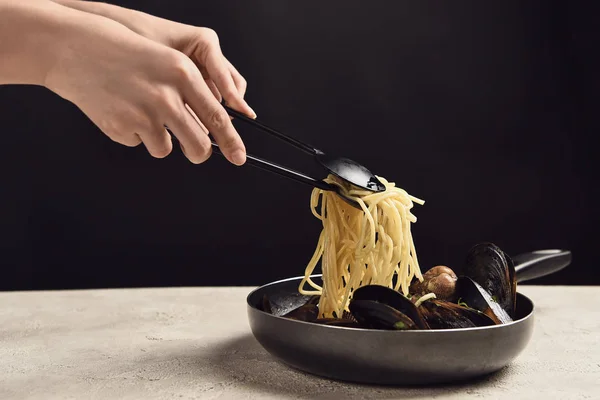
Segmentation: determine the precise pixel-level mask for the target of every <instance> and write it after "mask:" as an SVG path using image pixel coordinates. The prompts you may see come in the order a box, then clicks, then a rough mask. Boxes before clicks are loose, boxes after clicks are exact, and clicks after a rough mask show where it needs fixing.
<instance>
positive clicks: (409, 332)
mask: <svg viewBox="0 0 600 400" xmlns="http://www.w3.org/2000/svg"><path fill="white" fill-rule="evenodd" d="M322 276H323V274H314V275H310V277H311V278H321V277H322ZM302 279H304V275H302V276H295V277H291V278H284V279H280V280H277V281H273V282H270V283H266V284H264V285H261V286H259V287H257V288H255V289H253V290H252V291H251V292H250V293H248V295H247V296H246V305H247V306H248V307H250V308H251V309H252V310H253V311H254V312H259V313H262V314H264V315H266V316H267V317H269V318H274V319H276V320H280V321H285V322H288V323H298V324H304V325H307V326H311V327H321V328H323V329H338V330H340V331H346V332H362V333H371V334H377V335H415V334H419V335H424V334H440V333H448V334H451V333H455V332H473V331H482V330H490V329H503V328H505V329H507V328H508V327H510V326H513V325H517V324H521V323H524V322H525V321H527V320H528V319H530V318H532V317H533V314H534V313H535V303H534V302H533V301H532V300H531V299H530V298H529V297H527V296H525V295H524V294H522V293H519V292H518V291H517V294H518V295H519V296H521V297H523V298H524V299H525V300H527V301H529V303H530V304H531V311H530V312H529V313H528V314H527V315H525V316H524V317H522V318H519V319H517V320H514V321H511V322H509V323H506V324H501V325H490V326H476V327H473V328H451V329H413V330H396V331H392V330H381V329H367V328H351V327H345V326H335V325H323V324H315V323H312V322H306V321H299V320H295V319H289V318H284V317H281V316H278V315H273V314H269V313H268V312H265V311H263V310H260V309H258V308H256V307H255V306H254V305H252V304H251V302H250V298H251V297H252V296H253V295H254V293H256V292H258V291H260V290H262V289H265V288H267V287H269V286H275V285H277V284H282V283H285V282H290V281H295V280H302Z"/></svg>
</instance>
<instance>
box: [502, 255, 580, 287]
mask: <svg viewBox="0 0 600 400" xmlns="http://www.w3.org/2000/svg"><path fill="white" fill-rule="evenodd" d="M512 260H513V262H514V264H515V272H516V275H517V282H519V283H522V282H525V281H528V280H531V279H536V278H541V277H542V276H546V275H550V274H553V273H555V272H558V271H560V270H561V269H563V268H565V267H566V266H567V265H569V264H571V252H570V251H569V250H559V249H553V250H537V251H532V252H531V253H524V254H519V255H518V256H515V257H513V258H512Z"/></svg>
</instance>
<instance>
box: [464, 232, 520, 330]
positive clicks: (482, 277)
mask: <svg viewBox="0 0 600 400" xmlns="http://www.w3.org/2000/svg"><path fill="white" fill-rule="evenodd" d="M463 275H465V276H468V277H469V278H471V279H473V280H474V281H475V282H477V283H478V284H479V285H480V286H482V287H483V288H484V289H485V290H486V291H487V292H488V293H490V294H491V295H492V298H494V299H495V301H496V302H497V303H498V304H500V306H501V307H502V308H503V309H504V310H505V311H506V313H507V314H508V315H509V316H510V317H511V318H514V314H515V299H516V292H517V284H516V279H515V278H516V274H515V268H514V265H513V263H512V260H510V257H507V256H506V255H505V253H504V252H503V251H502V250H501V249H500V248H499V247H498V246H496V245H495V244H493V243H480V244H478V245H476V246H474V247H473V248H471V250H470V251H469V253H468V255H467V260H466V263H465V268H464V270H463Z"/></svg>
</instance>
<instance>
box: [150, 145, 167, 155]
mask: <svg viewBox="0 0 600 400" xmlns="http://www.w3.org/2000/svg"><path fill="white" fill-rule="evenodd" d="M169 154H171V147H169V146H161V147H157V148H155V149H152V156H153V157H155V158H165V157H166V156H168V155H169Z"/></svg>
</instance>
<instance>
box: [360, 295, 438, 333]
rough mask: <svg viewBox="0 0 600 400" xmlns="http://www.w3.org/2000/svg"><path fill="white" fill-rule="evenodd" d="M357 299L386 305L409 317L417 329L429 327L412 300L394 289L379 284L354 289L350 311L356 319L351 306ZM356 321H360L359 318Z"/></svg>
mask: <svg viewBox="0 0 600 400" xmlns="http://www.w3.org/2000/svg"><path fill="white" fill-rule="evenodd" d="M359 300H371V301H376V302H378V303H382V304H385V305H388V306H390V307H392V308H394V309H395V310H397V311H399V312H401V313H402V314H404V315H406V316H407V317H408V318H410V319H411V320H412V321H413V322H414V323H415V325H416V326H417V327H418V328H419V329H429V327H428V326H427V322H425V320H424V319H423V317H422V316H421V314H420V313H419V310H417V307H416V306H415V305H414V304H413V302H412V301H410V300H409V299H408V298H406V297H405V296H404V295H402V294H401V293H400V292H397V291H395V290H394V289H391V288H389V287H386V286H381V285H367V286H362V287H359V288H358V289H356V290H355V291H354V293H353V294H352V300H350V312H352V315H354V317H355V318H356V319H357V320H358V317H357V316H356V314H355V313H354V312H353V311H352V307H351V306H352V303H353V302H354V301H359ZM358 321H359V322H360V320H358Z"/></svg>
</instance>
